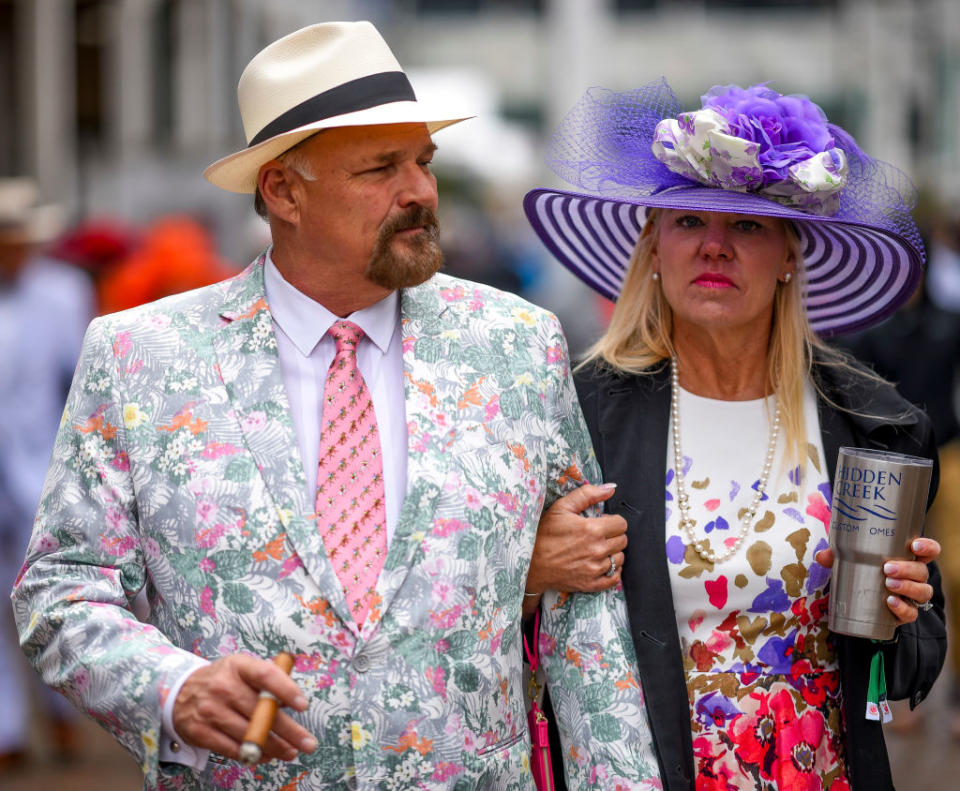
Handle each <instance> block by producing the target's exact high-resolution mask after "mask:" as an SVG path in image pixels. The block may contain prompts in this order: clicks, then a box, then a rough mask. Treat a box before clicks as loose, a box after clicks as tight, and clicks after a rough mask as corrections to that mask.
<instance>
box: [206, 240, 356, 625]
mask: <svg viewBox="0 0 960 791" xmlns="http://www.w3.org/2000/svg"><path fill="white" fill-rule="evenodd" d="M220 316H221V320H222V321H223V325H222V327H221V328H220V329H219V331H217V332H215V334H214V339H213V345H214V349H215V352H216V355H217V362H218V370H219V372H220V376H221V378H222V380H223V383H224V385H225V386H226V390H227V395H228V397H229V399H230V403H231V406H232V407H233V410H234V413H235V415H236V419H237V421H238V422H239V424H240V429H241V431H242V432H243V436H244V440H245V442H246V445H247V448H248V449H249V451H250V453H251V455H252V456H253V461H254V463H255V464H256V467H257V470H258V471H259V472H260V475H261V476H262V477H263V479H264V482H265V483H266V488H267V491H268V492H269V494H270V496H271V498H272V499H273V504H274V506H275V507H276V509H277V513H278V516H279V519H280V522H281V524H282V525H283V527H284V530H285V532H286V537H287V539H288V541H289V542H290V544H291V546H292V547H293V548H294V550H295V551H296V553H297V555H298V556H299V557H300V560H301V561H302V562H303V565H304V568H305V569H306V571H307V573H309V574H310V576H311V577H312V578H313V579H314V580H315V581H316V583H317V585H318V587H319V589H320V591H321V594H322V595H323V596H324V597H325V598H327V599H328V601H329V602H330V604H331V606H332V607H333V609H334V610H335V611H336V612H337V614H338V615H339V616H340V618H341V619H342V620H343V621H344V622H345V623H347V624H352V623H353V619H352V617H351V616H350V611H349V609H348V607H347V603H346V599H345V597H344V595H343V589H342V588H341V586H340V583H339V581H338V580H337V576H336V572H335V571H334V570H333V566H332V565H331V564H330V561H329V559H328V558H327V554H326V551H325V549H324V546H323V539H322V538H321V536H320V533H319V531H318V530H317V525H316V514H315V505H314V504H313V503H312V502H309V501H308V498H307V496H306V481H305V480H304V478H303V467H302V464H301V460H300V454H299V451H298V450H297V448H298V444H297V438H296V435H295V433H294V429H293V420H292V418H291V416H290V404H289V401H288V399H287V394H286V390H285V389H284V385H283V377H282V375H281V371H280V361H279V358H278V357H277V342H276V337H275V335H274V332H273V324H272V318H271V316H270V310H269V307H268V306H267V301H266V295H265V292H264V286H263V257H261V258H260V259H259V260H258V261H256V262H255V263H254V264H253V265H252V266H251V267H249V268H248V269H247V270H246V272H244V273H243V274H242V275H241V276H239V277H238V278H237V279H236V280H235V281H234V284H233V286H232V287H231V289H230V291H229V293H228V295H227V298H226V299H225V300H224V303H223V306H222V309H221V310H220ZM265 423H266V425H267V426H268V428H265Z"/></svg>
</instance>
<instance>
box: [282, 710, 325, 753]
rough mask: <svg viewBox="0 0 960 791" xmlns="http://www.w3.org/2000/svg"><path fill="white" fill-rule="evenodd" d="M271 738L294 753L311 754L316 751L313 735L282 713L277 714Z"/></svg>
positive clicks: (315, 741)
mask: <svg viewBox="0 0 960 791" xmlns="http://www.w3.org/2000/svg"><path fill="white" fill-rule="evenodd" d="M271 737H272V738H276V739H277V741H278V743H280V744H282V745H284V746H286V747H289V748H290V749H292V750H295V751H299V752H303V753H312V752H313V751H314V750H316V749H317V740H316V739H315V738H314V736H313V734H312V733H310V731H308V730H307V729H306V728H304V727H303V726H302V725H301V724H300V723H298V722H297V721H296V720H295V719H293V717H291V716H290V715H289V714H287V713H286V712H284V711H279V712H277V721H276V722H275V723H274V725H273V731H272V734H271Z"/></svg>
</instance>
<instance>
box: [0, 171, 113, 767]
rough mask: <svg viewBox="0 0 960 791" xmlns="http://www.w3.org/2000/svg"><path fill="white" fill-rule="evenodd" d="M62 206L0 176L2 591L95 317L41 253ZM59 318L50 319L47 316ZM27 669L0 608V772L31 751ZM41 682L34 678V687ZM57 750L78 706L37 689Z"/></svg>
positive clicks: (64, 273)
mask: <svg viewBox="0 0 960 791" xmlns="http://www.w3.org/2000/svg"><path fill="white" fill-rule="evenodd" d="M62 223H63V212H62V210H61V208H60V207H59V206H57V205H55V204H39V203H38V190H37V185H36V184H35V183H34V182H33V181H32V180H30V179H27V178H4V179H0V588H2V590H3V591H4V595H8V594H9V592H10V589H11V587H12V586H13V581H14V579H15V578H16V576H17V572H18V571H19V569H20V563H21V561H22V560H23V553H24V551H25V549H26V546H27V541H28V539H29V537H30V526H31V524H32V522H33V514H34V512H35V511H36V509H37V503H38V502H39V500H40V490H41V489H42V487H43V478H44V475H45V474H46V470H47V464H48V462H49V461H50V451H51V449H52V448H53V441H54V435H55V433H56V429H57V424H58V423H59V421H60V412H61V410H62V408H63V399H64V396H65V395H66V391H67V386H68V385H69V384H70V377H71V376H72V375H73V369H74V366H75V365H76V360H77V353H78V352H79V350H80V340H81V338H82V337H83V330H84V327H86V325H87V322H89V321H90V319H91V318H92V317H93V303H94V301H93V288H92V286H91V284H90V282H89V280H88V279H87V277H86V275H84V274H83V273H82V272H80V271H79V270H78V269H76V268H74V267H72V266H66V265H63V264H60V263H58V262H56V261H54V260H52V259H50V258H48V257H46V256H44V255H43V254H42V253H41V247H42V245H44V244H45V243H46V242H49V241H50V240H51V239H52V238H53V237H54V236H55V235H56V234H57V233H58V232H59V231H60V229H61V227H62ZM51 317H55V319H56V320H49V319H50V318H51ZM28 673H29V670H28V668H27V666H26V663H25V662H24V660H23V655H22V654H21V652H20V651H19V649H18V647H17V643H16V631H15V629H14V624H13V613H12V611H11V610H10V608H9V607H4V608H2V615H0V701H3V705H4V714H3V716H2V717H0V778H2V777H3V776H4V774H5V773H8V772H11V771H13V770H14V769H16V768H18V766H19V765H20V764H22V763H23V762H24V761H25V760H26V759H27V758H28V756H29V752H30V751H29V747H30V741H31V739H30V722H31V716H30V698H31V696H32V693H33V692H34V687H33V685H30V684H27V683H26V682H27V681H28V677H27V674H28ZM38 686H39V685H38ZM35 702H36V703H37V708H38V713H39V714H40V715H41V717H42V719H43V721H44V723H45V725H47V726H49V733H47V732H44V736H45V738H47V739H48V740H49V743H50V745H51V746H52V748H53V750H54V752H55V753H56V754H58V756H60V757H64V758H67V757H71V753H72V751H73V749H74V748H75V747H76V746H77V745H76V738H75V735H74V732H73V727H72V721H73V720H74V719H75V714H76V713H75V712H74V711H73V708H72V707H71V706H69V705H68V704H67V702H66V701H65V700H64V699H63V698H62V697H61V696H60V695H57V694H54V693H53V692H51V691H50V690H48V689H44V688H43V687H40V688H39V692H38V694H37V696H36V701H35Z"/></svg>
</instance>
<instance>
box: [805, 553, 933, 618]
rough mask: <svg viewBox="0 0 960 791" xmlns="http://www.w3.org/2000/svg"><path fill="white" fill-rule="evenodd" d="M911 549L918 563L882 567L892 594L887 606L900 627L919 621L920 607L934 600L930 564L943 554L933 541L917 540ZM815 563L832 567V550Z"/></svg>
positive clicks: (900, 562) (898, 562) (890, 562)
mask: <svg viewBox="0 0 960 791" xmlns="http://www.w3.org/2000/svg"><path fill="white" fill-rule="evenodd" d="M910 548H911V549H912V550H913V554H914V555H916V556H917V559H916V560H888V561H887V562H886V563H884V564H883V573H884V575H886V578H887V581H886V585H887V590H889V591H890V592H891V595H890V596H888V597H887V607H889V608H890V611H891V612H892V613H893V614H894V615H895V616H896V617H897V620H898V621H899V622H900V623H901V624H904V623H911V622H913V621H915V620H917V616H918V614H919V609H918V605H920V606H923V605H924V604H926V603H927V602H929V601H930V599H932V598H933V587H932V586H931V585H929V584H928V583H927V579H929V577H930V571H929V570H928V569H927V564H928V563H930V562H931V561H933V560H936V559H937V556H938V555H939V554H940V544H939V543H938V542H936V541H934V540H933V539H932V538H916V539H914V540H913V543H912V544H911V545H910ZM816 560H817V563H819V564H820V565H821V566H826V567H827V568H830V567H832V566H833V550H832V549H822V550H820V552H818V553H817V557H816ZM894 594H895V595H894Z"/></svg>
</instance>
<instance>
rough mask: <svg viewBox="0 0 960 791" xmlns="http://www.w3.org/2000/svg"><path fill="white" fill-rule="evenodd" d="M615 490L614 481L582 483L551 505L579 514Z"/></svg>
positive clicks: (559, 509) (566, 511) (600, 501)
mask: <svg viewBox="0 0 960 791" xmlns="http://www.w3.org/2000/svg"><path fill="white" fill-rule="evenodd" d="M616 490H617V485H616V484H615V483H602V484H600V485H594V484H591V483H588V484H584V485H583V486H581V487H580V488H579V489H574V490H573V491H572V492H570V494H567V495H564V496H563V497H561V498H560V499H559V500H557V501H556V502H555V503H554V504H553V506H551V507H552V508H556V509H557V510H558V511H563V512H565V513H569V514H579V513H581V512H582V511H586V510H587V509H588V508H589V507H590V506H592V505H596V504H597V503H602V502H603V501H604V500H608V499H610V497H612V496H613V493H614V492H615V491H616Z"/></svg>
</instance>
